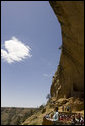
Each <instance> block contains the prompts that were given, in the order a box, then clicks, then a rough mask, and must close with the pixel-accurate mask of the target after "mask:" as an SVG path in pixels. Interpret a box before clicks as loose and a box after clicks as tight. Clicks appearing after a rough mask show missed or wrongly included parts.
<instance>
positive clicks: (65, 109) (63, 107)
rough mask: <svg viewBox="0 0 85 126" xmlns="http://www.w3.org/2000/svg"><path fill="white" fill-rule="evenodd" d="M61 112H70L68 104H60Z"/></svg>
mask: <svg viewBox="0 0 85 126" xmlns="http://www.w3.org/2000/svg"><path fill="white" fill-rule="evenodd" d="M62 112H71V107H70V106H62Z"/></svg>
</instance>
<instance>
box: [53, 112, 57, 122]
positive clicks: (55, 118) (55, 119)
mask: <svg viewBox="0 0 85 126" xmlns="http://www.w3.org/2000/svg"><path fill="white" fill-rule="evenodd" d="M53 121H58V112H55V114H54V116H53Z"/></svg>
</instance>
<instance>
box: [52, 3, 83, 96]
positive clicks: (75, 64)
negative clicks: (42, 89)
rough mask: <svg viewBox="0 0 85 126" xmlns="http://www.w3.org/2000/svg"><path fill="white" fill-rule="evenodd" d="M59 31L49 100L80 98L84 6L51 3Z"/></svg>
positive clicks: (80, 4) (81, 94)
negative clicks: (58, 56) (54, 70)
mask: <svg viewBox="0 0 85 126" xmlns="http://www.w3.org/2000/svg"><path fill="white" fill-rule="evenodd" d="M50 5H51V6H52V8H53V10H54V12H55V14H56V16H57V17H58V20H59V22H60V24H61V29H62V46H61V57H60V63H59V66H58V69H57V71H56V73H55V75H54V77H53V82H52V86H51V95H52V97H58V98H59V97H64V96H65V97H71V96H77V97H83V93H84V2H83V1H50Z"/></svg>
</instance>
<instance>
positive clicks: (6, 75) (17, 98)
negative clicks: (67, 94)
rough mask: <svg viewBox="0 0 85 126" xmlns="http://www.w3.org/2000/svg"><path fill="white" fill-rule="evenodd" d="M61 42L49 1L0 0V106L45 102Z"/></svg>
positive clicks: (57, 24) (27, 105)
mask: <svg viewBox="0 0 85 126" xmlns="http://www.w3.org/2000/svg"><path fill="white" fill-rule="evenodd" d="M61 45H62V34H61V26H60V23H59V21H58V19H57V17H56V16H55V14H54V11H53V10H52V8H51V6H50V4H49V1H1V107H6V106H8V107H11V106H12V107H19V108H20V107H25V108H27V107H39V106H40V105H44V104H46V103H47V99H46V96H47V94H49V93H50V87H51V85H52V78H53V76H54V74H55V72H56V70H57V67H58V65H59V60H60V55H61V50H59V47H60V46H61Z"/></svg>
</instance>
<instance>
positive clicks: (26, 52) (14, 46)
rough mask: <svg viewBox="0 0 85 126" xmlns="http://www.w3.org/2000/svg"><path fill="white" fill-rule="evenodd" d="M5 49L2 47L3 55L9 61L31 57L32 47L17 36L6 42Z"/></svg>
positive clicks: (18, 60)
mask: <svg viewBox="0 0 85 126" xmlns="http://www.w3.org/2000/svg"><path fill="white" fill-rule="evenodd" d="M4 47H5V49H6V50H5V49H1V57H2V59H4V60H5V61H7V62H8V63H13V62H20V61H22V60H23V59H25V58H27V57H31V56H32V55H31V54H30V50H31V48H30V47H29V46H26V45H24V44H23V43H22V42H21V41H19V40H18V39H17V38H16V37H12V39H11V40H8V41H5V42H4Z"/></svg>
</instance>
